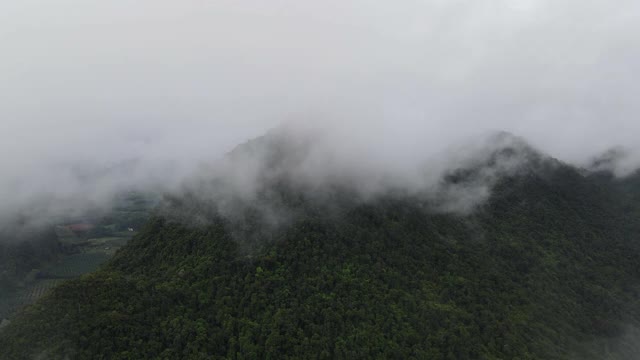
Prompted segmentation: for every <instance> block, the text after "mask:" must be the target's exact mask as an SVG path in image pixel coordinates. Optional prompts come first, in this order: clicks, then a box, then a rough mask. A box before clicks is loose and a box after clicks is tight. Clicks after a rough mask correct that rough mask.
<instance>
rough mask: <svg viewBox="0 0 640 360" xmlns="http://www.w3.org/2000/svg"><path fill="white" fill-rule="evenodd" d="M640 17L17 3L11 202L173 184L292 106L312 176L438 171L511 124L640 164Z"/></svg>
mask: <svg viewBox="0 0 640 360" xmlns="http://www.w3.org/2000/svg"><path fill="white" fill-rule="evenodd" d="M639 20H640V3H638V2H637V1H631V0H622V1H617V2H615V3H612V2H610V1H604V0H594V1H577V0H566V1H549V0H539V1H535V0H502V1H493V2H478V1H470V0H460V1H441V0H433V1H406V2H402V3H382V2H379V3H372V2H367V1H360V0H356V1H349V2H344V1H335V0H329V1H323V2H319V3H308V2H300V1H291V0H281V1H271V2H261V1H255V0H250V1H242V2H238V1H195V0H187V1H180V2H175V1H165V0H160V1H157V0H156V1H147V0H143V1H136V2H129V1H123V0H115V1H108V2H98V1H75V0H62V1H56V2H50V1H44V0H24V1H19V2H12V3H8V4H3V5H0V39H1V40H2V41H1V42H0V43H2V44H3V48H2V56H0V84H1V85H0V169H1V170H0V174H1V176H0V198H2V204H1V205H0V215H4V214H9V213H13V212H15V211H25V209H29V210H30V212H31V213H38V214H48V213H50V212H61V211H62V212H67V211H72V210H73V209H82V208H84V207H86V206H96V205H100V204H104V203H105V202H106V201H107V200H108V199H109V198H110V197H111V196H112V195H113V194H114V193H115V192H117V191H121V190H125V189H131V188H150V187H153V188H154V189H159V190H161V191H166V190H172V189H175V188H178V186H179V184H180V183H181V182H182V181H183V180H184V179H185V178H186V177H189V176H190V175H191V174H192V173H194V172H195V171H196V170H197V169H198V168H199V166H200V165H201V164H202V163H213V162H214V161H215V160H216V159H219V158H220V157H222V156H223V155H224V154H225V153H227V152H228V151H229V150H230V149H232V148H233V147H234V146H235V145H236V144H238V143H241V142H244V141H246V140H247V139H250V138H254V137H256V136H259V135H261V134H263V133H265V132H266V131H268V130H269V129H271V128H274V127H277V126H279V125H280V124H282V123H287V124H293V125H289V126H293V127H294V128H298V129H304V131H297V132H294V133H295V134H323V135H318V136H323V137H324V138H323V140H322V141H321V142H319V143H320V144H322V147H321V148H320V149H321V150H316V151H320V153H321V154H323V155H324V156H322V157H319V156H311V157H309V159H312V160H313V161H312V162H309V163H307V164H306V165H305V166H302V167H300V168H299V169H306V170H308V172H307V171H302V172H301V173H298V174H296V176H297V177H298V178H304V177H305V176H307V177H308V178H309V179H317V178H318V176H317V174H318V173H320V174H323V175H324V176H329V177H330V176H332V174H336V173H339V174H345V172H347V173H348V171H350V170H352V169H353V168H358V171H356V172H354V173H357V174H363V173H364V174H367V178H368V179H369V178H371V177H375V176H378V175H379V174H381V173H383V174H384V178H383V179H381V180H380V181H381V182H385V181H387V182H391V183H393V184H402V185H405V184H406V183H407V182H411V181H413V179H415V177H410V176H404V175H405V174H408V173H410V172H411V171H414V170H412V169H416V168H417V167H418V164H420V165H421V166H422V167H421V169H424V167H425V166H426V167H427V168H432V169H433V171H431V172H430V174H431V176H432V177H433V181H434V184H435V183H436V182H437V180H438V179H437V178H438V176H440V175H441V174H442V173H443V170H444V169H446V168H447V164H448V162H449V161H450V160H451V159H453V158H456V157H458V156H460V155H459V152H458V151H453V150H452V149H461V148H464V147H465V145H464V144H468V143H469V142H473V141H474V140H473V139H477V138H478V137H479V136H481V135H484V134H487V133H490V132H492V131H498V130H500V131H502V130H503V131H509V132H512V133H514V134H516V135H519V136H522V137H524V138H525V139H527V141H529V142H531V143H532V144H533V145H534V146H536V147H537V148H540V149H542V150H543V151H545V152H547V153H549V154H550V155H552V156H555V157H557V158H559V159H561V160H564V161H568V162H571V163H575V164H579V165H582V164H587V163H588V161H589V160H590V159H591V158H592V157H593V156H595V155H597V154H599V153H602V152H604V151H606V150H608V149H610V148H612V147H615V146H620V147H623V148H625V149H627V150H626V154H628V155H627V156H626V157H625V161H624V166H625V167H624V168H625V169H633V168H635V167H637V166H638V164H640V157H638V156H637V150H638V149H637V145H636V143H637V141H636V140H637V136H638V134H640V121H638V119H637V116H638V114H639V113H640V111H639V110H640V109H639V108H638V107H639V106H640V102H638V101H637V99H636V96H637V94H638V93H640V92H639V90H640V86H639V85H638V82H637V74H638V73H639V70H640V45H638V44H640V41H639V40H640V39H639V37H640V35H638V34H640V21H639ZM305 136H308V135H305ZM299 141H306V140H305V137H304V136H302V137H301V138H300V140H299ZM467 148H472V149H473V148H474V146H467ZM452 154H453V157H451V156H452ZM425 164H426V165H425ZM449 165H450V164H449ZM380 169H382V170H384V171H381V172H376V170H380ZM236 170H237V169H236ZM620 172H621V173H625V171H624V170H622V171H620ZM310 174H313V176H311V175H310ZM389 174H396V176H395V179H391V180H389V176H390V175H389ZM250 175H251V174H250V173H241V174H240V176H239V177H237V178H238V179H248V178H250ZM380 176H382V175H380ZM391 178H393V176H391ZM478 189H479V191H480V192H479V193H478V194H476V195H477V196H478V197H479V198H482V197H483V196H486V193H485V192H483V191H484V190H482V187H480V188H476V189H475V190H478ZM34 204H38V206H37V207H36V206H35V205H34Z"/></svg>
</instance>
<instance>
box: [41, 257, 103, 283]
mask: <svg viewBox="0 0 640 360" xmlns="http://www.w3.org/2000/svg"><path fill="white" fill-rule="evenodd" d="M107 259H109V255H107V254H105V253H103V252H87V253H80V254H73V255H69V256H66V257H64V258H63V259H62V260H61V261H60V262H58V263H56V264H53V265H52V266H50V267H48V268H45V269H43V270H42V271H41V272H40V274H39V277H40V278H44V279H69V278H74V277H78V276H80V275H82V274H85V273H88V272H91V271H94V270H96V269H97V268H98V266H100V264H102V263H103V262H105V261H107Z"/></svg>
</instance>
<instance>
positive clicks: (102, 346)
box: [0, 143, 640, 359]
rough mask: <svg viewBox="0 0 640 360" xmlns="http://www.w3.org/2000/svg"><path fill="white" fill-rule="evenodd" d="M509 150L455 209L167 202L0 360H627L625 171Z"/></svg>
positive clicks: (279, 193) (318, 197) (25, 323)
mask: <svg viewBox="0 0 640 360" xmlns="http://www.w3.org/2000/svg"><path fill="white" fill-rule="evenodd" d="M252 146H258V145H255V143H254V144H253V145H252ZM518 151H519V150H518V149H515V150H514V149H509V148H505V149H502V150H501V151H500V152H496V153H495V154H494V156H492V157H490V158H489V159H490V161H489V162H488V163H486V164H483V165H482V166H480V165H479V166H477V167H475V168H470V169H462V170H460V171H457V172H454V173H451V174H450V176H448V177H447V179H446V180H445V181H446V182H447V184H449V185H452V186H453V185H457V186H458V187H460V188H464V187H465V186H466V185H465V184H472V183H474V181H475V179H477V177H478V176H479V175H478V174H482V173H483V166H492V165H491V162H493V161H498V160H496V159H501V158H503V157H505V156H506V157H507V158H510V157H512V156H513V155H514V153H518ZM236 156H237V155H236ZM276 158H278V157H276ZM526 158H527V161H526V163H525V166H524V167H523V168H522V169H521V170H520V171H517V172H512V173H504V174H501V175H500V177H499V179H498V180H496V182H495V183H494V184H492V189H491V190H492V191H491V195H490V197H489V198H488V200H487V201H486V202H484V203H482V204H481V205H479V207H477V208H475V209H474V211H472V212H463V213H458V212H447V211H442V207H440V206H438V204H437V201H435V200H434V199H433V198H430V197H422V196H420V194H416V193H413V192H403V191H389V192H386V193H380V194H377V195H376V196H373V197H368V198H362V197H361V196H360V195H359V194H358V193H357V192H356V191H354V190H353V189H351V188H349V187H344V186H334V187H326V188H323V189H322V191H320V192H319V191H318V189H314V190H315V191H313V192H312V191H309V190H308V189H307V188H305V187H304V186H300V185H299V184H297V183H295V182H290V181H287V179H286V178H283V177H279V176H278V175H277V173H276V174H273V173H271V174H270V175H269V176H268V177H264V178H261V179H262V180H263V181H265V182H264V186H262V187H260V188H259V189H258V192H257V195H256V197H255V198H253V199H251V200H250V201H249V200H246V199H241V200H237V204H235V205H234V206H233V212H231V213H230V212H228V211H222V210H221V207H217V206H215V204H212V201H211V199H207V198H205V197H202V196H200V195H199V194H198V193H190V192H185V193H183V194H176V195H172V196H169V197H167V198H166V199H165V200H164V202H163V204H161V206H160V207H159V208H158V210H157V211H156V214H155V216H154V217H153V218H152V219H151V220H150V221H149V222H148V223H147V224H146V225H145V226H144V228H143V229H142V230H141V231H140V233H139V234H138V235H136V236H135V237H134V238H133V239H132V240H131V241H130V242H129V243H128V244H127V245H126V246H125V247H123V248H122V249H121V250H120V251H119V252H118V253H117V254H116V255H115V257H114V258H113V259H112V260H111V261H110V262H109V263H108V264H107V265H106V266H104V267H103V268H102V269H101V270H99V271H97V272H95V273H92V274H89V275H85V276H83V277H82V278H80V279H77V280H72V281H68V282H66V283H64V284H63V285H62V286H59V287H57V288H55V289H54V291H53V292H52V293H50V294H49V295H48V296H46V297H45V298H44V299H43V300H41V301H40V302H39V303H37V304H36V305H34V306H31V307H29V308H28V309H26V310H25V311H24V312H23V313H21V314H20V315H19V316H18V317H17V318H16V320H15V321H14V322H12V323H11V324H10V325H9V326H8V327H6V328H5V329H3V330H1V331H0V349H2V351H1V352H0V359H30V358H34V357H38V356H39V358H47V359H49V358H51V359H58V358H59V359H62V358H65V356H69V357H70V358H71V359H178V358H185V359H211V358H220V359H222V358H231V359H263V358H264V359H287V358H289V359H298V358H317V359H369V358H377V359H389V358H394V359H607V358H610V359H630V358H637V357H638V356H640V341H638V340H640V338H639V337H638V334H640V327H639V325H640V303H639V299H640V262H638V260H637V259H638V256H639V255H640V246H639V244H638V242H637V240H638V239H637V238H638V230H639V229H640V218H638V217H637V216H636V215H638V214H640V212H639V209H640V197H638V194H640V187H639V186H640V184H639V183H638V175H637V174H636V175H633V176H630V177H629V178H625V179H616V178H614V177H611V176H604V175H603V174H601V173H600V174H590V173H586V174H585V173H583V172H581V171H579V170H578V169H575V168H573V167H570V166H568V165H564V164H561V163H559V162H557V161H555V160H553V159H549V158H545V157H542V156H541V155H538V154H536V153H533V152H528V153H527V156H526ZM278 159H279V158H278ZM277 166H278V164H271V165H270V168H271V169H273V168H277ZM265 204H269V205H270V206H271V207H269V208H267V209H268V211H265ZM274 214H277V215H278V216H277V219H275V220H274V218H273V217H274Z"/></svg>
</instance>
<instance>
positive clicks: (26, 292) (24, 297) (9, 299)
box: [0, 279, 64, 320]
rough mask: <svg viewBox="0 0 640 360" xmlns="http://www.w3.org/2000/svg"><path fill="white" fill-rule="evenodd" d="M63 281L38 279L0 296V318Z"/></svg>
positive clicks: (7, 315) (35, 299) (31, 302)
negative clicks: (24, 286) (22, 287)
mask: <svg viewBox="0 0 640 360" xmlns="http://www.w3.org/2000/svg"><path fill="white" fill-rule="evenodd" d="M63 281H64V280H63V279H46V280H38V281H35V282H34V283H33V284H31V285H29V286H27V287H26V288H24V289H20V290H17V291H15V292H11V293H9V294H4V296H1V297H0V320H1V319H4V318H7V317H9V315H10V314H11V313H13V312H14V311H16V310H17V309H19V308H20V307H22V306H25V305H29V304H33V303H34V302H36V301H37V300H38V299H40V298H41V297H42V296H44V295H45V294H46V293H47V291H49V290H50V289H51V288H53V287H54V286H56V285H58V284H60V283H62V282H63Z"/></svg>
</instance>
